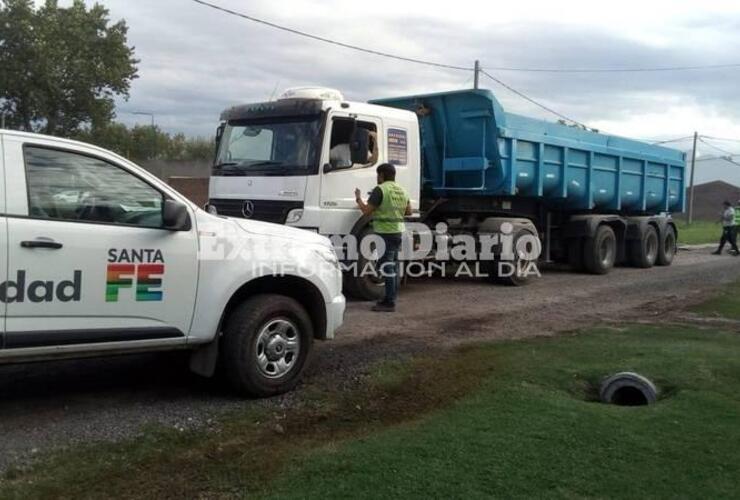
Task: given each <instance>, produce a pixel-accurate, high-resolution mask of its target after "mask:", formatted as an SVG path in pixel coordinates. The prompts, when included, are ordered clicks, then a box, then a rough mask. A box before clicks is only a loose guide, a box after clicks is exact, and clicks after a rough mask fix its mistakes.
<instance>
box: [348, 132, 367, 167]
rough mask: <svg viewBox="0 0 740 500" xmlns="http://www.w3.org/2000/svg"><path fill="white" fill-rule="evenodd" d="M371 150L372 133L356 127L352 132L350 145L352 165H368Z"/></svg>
mask: <svg viewBox="0 0 740 500" xmlns="http://www.w3.org/2000/svg"><path fill="white" fill-rule="evenodd" d="M369 150H370V131H369V130H368V129H366V128H362V127H356V128H355V130H354V131H353V132H352V139H351V140H350V143H349V151H350V155H351V158H352V163H353V164H355V165H357V164H359V165H364V164H365V163H367V156H368V152H369Z"/></svg>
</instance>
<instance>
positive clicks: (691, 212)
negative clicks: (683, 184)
mask: <svg viewBox="0 0 740 500" xmlns="http://www.w3.org/2000/svg"><path fill="white" fill-rule="evenodd" d="M697 139H699V132H694V147H693V148H692V149H691V180H690V181H689V217H688V224H689V225H691V222H692V221H693V219H694V171H695V170H696V168H695V167H696V141H697Z"/></svg>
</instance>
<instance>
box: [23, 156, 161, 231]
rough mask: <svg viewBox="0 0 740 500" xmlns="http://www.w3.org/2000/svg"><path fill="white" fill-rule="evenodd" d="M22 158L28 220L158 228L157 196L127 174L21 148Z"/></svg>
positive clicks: (83, 159) (99, 163) (90, 160)
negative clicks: (26, 188) (24, 167)
mask: <svg viewBox="0 0 740 500" xmlns="http://www.w3.org/2000/svg"><path fill="white" fill-rule="evenodd" d="M24 156H25V162H26V179H27V186H28V214H29V215H30V216H31V217H34V218H38V219H53V220H66V221H77V222H98V223H108V224H121V225H129V226H140V227H149V228H160V227H162V225H163V224H162V204H163V195H162V193H161V192H159V191H158V190H157V189H155V188H154V187H152V186H150V185H149V184H147V183H146V182H144V181H143V180H141V179H139V178H138V177H136V176H135V175H133V174H131V173H130V172H128V171H126V170H124V169H122V168H120V167H117V166H116V165H113V164H111V163H108V162H106V161H104V160H101V159H98V158H94V157H91V156H86V155H83V154H78V153H73V152H69V151H59V150H54V149H47V148H41V147H33V146H26V147H25V148H24Z"/></svg>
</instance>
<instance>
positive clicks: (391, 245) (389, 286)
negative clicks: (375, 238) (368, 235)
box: [378, 233, 401, 306]
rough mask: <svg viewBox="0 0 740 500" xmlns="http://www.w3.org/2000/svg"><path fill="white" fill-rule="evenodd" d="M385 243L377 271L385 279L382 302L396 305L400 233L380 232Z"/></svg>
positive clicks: (398, 279)
mask: <svg viewBox="0 0 740 500" xmlns="http://www.w3.org/2000/svg"><path fill="white" fill-rule="evenodd" d="M379 236H380V237H381V238H383V242H384V243H385V251H384V252H383V255H381V256H380V259H379V260H378V271H379V272H380V275H381V276H382V277H383V279H384V280H385V299H383V301H382V302H383V304H386V305H389V306H393V305H396V298H397V297H398V283H399V281H400V274H401V273H400V269H399V267H400V266H399V262H398V252H399V250H400V248H401V234H400V233H393V234H380V235H379Z"/></svg>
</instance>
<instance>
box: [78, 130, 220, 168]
mask: <svg viewBox="0 0 740 500" xmlns="http://www.w3.org/2000/svg"><path fill="white" fill-rule="evenodd" d="M72 138H73V139H77V140H79V141H83V142H89V143H90V144H95V145H96V146H100V147H101V148H105V149H109V150H111V151H115V152H116V153H118V154H119V155H121V156H124V157H126V158H129V159H131V160H134V161H141V160H155V159H157V160H180V161H183V160H211V159H213V156H214V153H215V150H214V148H215V141H214V139H208V138H204V137H186V136H185V134H181V133H180V134H168V133H167V132H164V131H162V130H161V129H160V128H159V127H157V126H154V127H152V126H150V125H135V126H133V127H131V128H129V127H126V125H124V124H122V123H110V124H108V125H106V126H104V127H92V128H89V129H84V130H80V131H78V132H77V133H75V134H73V135H72Z"/></svg>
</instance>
